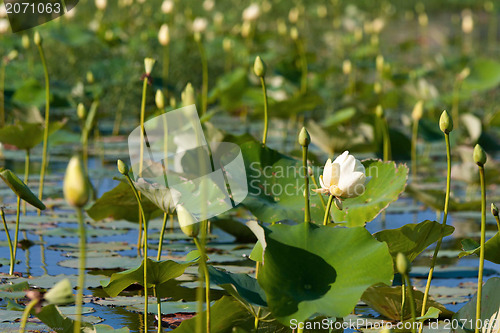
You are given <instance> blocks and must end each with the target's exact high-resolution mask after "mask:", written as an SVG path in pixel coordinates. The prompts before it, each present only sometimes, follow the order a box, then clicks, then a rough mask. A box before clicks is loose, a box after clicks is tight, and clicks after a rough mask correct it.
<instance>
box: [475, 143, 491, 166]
mask: <svg viewBox="0 0 500 333" xmlns="http://www.w3.org/2000/svg"><path fill="white" fill-rule="evenodd" d="M472 156H473V157H474V162H476V164H477V165H479V166H483V165H484V164H485V163H486V160H487V158H486V153H485V152H484V149H483V147H481V146H480V145H479V144H477V145H476V146H475V147H474V153H473V155H472Z"/></svg>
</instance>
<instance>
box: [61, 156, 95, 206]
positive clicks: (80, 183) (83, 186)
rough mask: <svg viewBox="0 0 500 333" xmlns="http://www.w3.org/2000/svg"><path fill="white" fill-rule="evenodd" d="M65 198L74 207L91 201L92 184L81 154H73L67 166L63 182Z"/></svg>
mask: <svg viewBox="0 0 500 333" xmlns="http://www.w3.org/2000/svg"><path fill="white" fill-rule="evenodd" d="M63 192H64V199H66V201H67V202H68V204H70V205H71V206H74V207H83V206H85V204H86V203H87V202H88V201H89V196H90V186H89V181H88V179H87V175H86V174H85V170H84V168H83V165H82V161H81V159H80V157H79V156H76V155H75V156H73V157H72V158H71V159H70V160H69V163H68V167H67V168H66V174H65V175H64V183H63Z"/></svg>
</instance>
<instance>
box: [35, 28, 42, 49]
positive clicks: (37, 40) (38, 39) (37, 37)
mask: <svg viewBox="0 0 500 333" xmlns="http://www.w3.org/2000/svg"><path fill="white" fill-rule="evenodd" d="M33 41H34V42H35V45H36V46H41V45H42V36H40V33H39V32H38V31H35V35H34V36H33Z"/></svg>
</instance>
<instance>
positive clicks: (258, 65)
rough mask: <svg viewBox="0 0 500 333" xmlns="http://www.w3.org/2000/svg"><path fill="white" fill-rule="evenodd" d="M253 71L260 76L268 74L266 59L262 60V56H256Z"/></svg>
mask: <svg viewBox="0 0 500 333" xmlns="http://www.w3.org/2000/svg"><path fill="white" fill-rule="evenodd" d="M253 71H254V73H255V75H257V76H258V77H264V76H265V75H266V64H265V63H264V61H262V59H261V58H260V56H257V58H255V62H254V63H253Z"/></svg>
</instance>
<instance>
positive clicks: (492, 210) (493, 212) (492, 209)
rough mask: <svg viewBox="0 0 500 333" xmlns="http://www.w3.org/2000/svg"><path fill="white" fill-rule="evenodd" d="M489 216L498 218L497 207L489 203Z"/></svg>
mask: <svg viewBox="0 0 500 333" xmlns="http://www.w3.org/2000/svg"><path fill="white" fill-rule="evenodd" d="M491 214H493V216H498V207H497V206H496V205H495V204H494V203H491Z"/></svg>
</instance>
